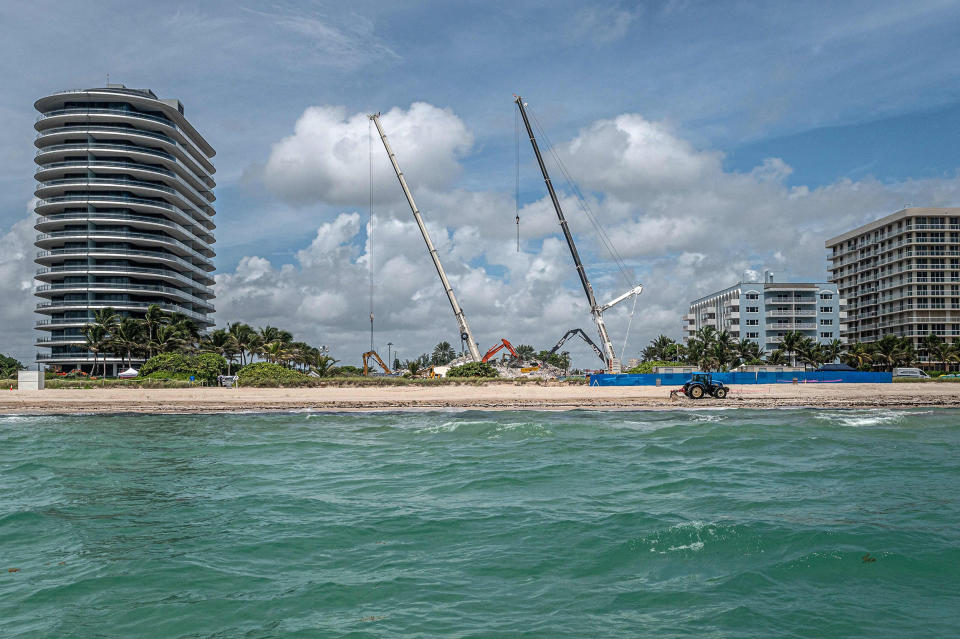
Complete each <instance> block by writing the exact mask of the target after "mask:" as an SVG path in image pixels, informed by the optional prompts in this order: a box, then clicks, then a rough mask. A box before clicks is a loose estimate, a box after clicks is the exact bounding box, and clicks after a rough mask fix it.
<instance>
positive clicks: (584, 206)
mask: <svg viewBox="0 0 960 639" xmlns="http://www.w3.org/2000/svg"><path fill="white" fill-rule="evenodd" d="M527 112H528V113H530V115H531V117H532V118H533V123H534V126H535V127H536V128H537V132H538V134H539V135H540V137H541V138H542V139H543V141H544V142H545V143H546V147H547V152H548V153H549V154H550V157H552V158H553V161H554V163H555V164H556V165H557V167H558V168H559V169H560V173H561V174H562V175H563V177H564V179H565V180H566V182H567V186H568V187H569V188H570V191H571V192H572V193H573V195H574V197H575V198H576V200H577V204H578V206H579V207H580V209H581V210H582V211H583V212H584V214H586V216H587V219H588V220H589V221H590V224H591V225H592V226H593V228H594V230H595V231H596V232H597V235H598V236H599V238H600V242H601V243H602V244H603V246H604V248H605V249H606V250H607V253H609V254H610V257H611V258H612V259H613V261H614V263H615V264H616V266H617V269H618V270H619V271H620V274H621V275H622V276H623V279H624V281H625V282H626V284H627V285H628V286H633V284H634V282H633V279H632V278H631V277H630V270H629V269H628V268H627V265H626V263H625V262H624V259H623V256H622V255H620V252H619V251H617V249H616V247H615V246H614V245H613V240H611V239H610V236H609V235H608V234H607V232H606V231H605V230H604V229H603V227H602V226H601V225H600V221H599V220H598V219H597V216H596V214H595V213H594V212H593V210H592V209H591V208H590V205H589V204H588V203H587V200H586V198H585V197H584V196H583V193H582V192H581V191H580V188H579V187H578V186H577V184H576V182H574V180H573V177H572V176H571V175H570V172H569V171H568V170H567V167H566V166H565V165H564V163H563V161H562V160H561V159H560V156H559V155H557V152H556V150H555V149H554V147H553V143H552V142H551V141H550V138H549V136H547V133H546V131H545V130H544V129H543V127H542V126H541V125H540V121H539V120H538V119H537V115H536V114H535V113H534V112H533V111H532V110H531V109H530V108H529V106H528V107H527Z"/></svg>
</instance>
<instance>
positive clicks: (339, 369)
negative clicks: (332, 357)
mask: <svg viewBox="0 0 960 639" xmlns="http://www.w3.org/2000/svg"><path fill="white" fill-rule="evenodd" d="M355 375H363V369H362V368H357V367H356V366H334V367H333V368H331V369H330V371H329V372H328V373H327V376H328V377H353V376H355Z"/></svg>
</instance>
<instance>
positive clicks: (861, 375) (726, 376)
mask: <svg viewBox="0 0 960 639" xmlns="http://www.w3.org/2000/svg"><path fill="white" fill-rule="evenodd" d="M711 375H713V377H714V379H717V380H719V381H721V382H723V383H724V384H728V385H729V384H792V383H793V380H794V378H796V379H797V382H799V383H801V384H889V383H891V382H893V373H874V372H863V371H823V372H822V373H818V372H816V371H810V372H806V373H800V372H797V373H773V372H767V373H711ZM690 377H691V374H690V373H663V374H657V373H651V374H649V375H607V374H601V375H591V376H590V385H591V386H656V385H657V380H658V379H659V380H660V385H661V386H683V385H684V384H685V383H686V382H688V381H690Z"/></svg>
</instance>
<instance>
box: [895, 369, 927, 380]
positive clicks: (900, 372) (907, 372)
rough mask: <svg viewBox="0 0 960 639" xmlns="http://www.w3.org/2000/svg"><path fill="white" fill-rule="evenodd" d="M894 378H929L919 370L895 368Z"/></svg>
mask: <svg viewBox="0 0 960 639" xmlns="http://www.w3.org/2000/svg"><path fill="white" fill-rule="evenodd" d="M893 376H894V377H916V378H919V379H930V376H929V375H927V374H926V373H924V372H923V371H922V370H920V369H919V368H895V369H893Z"/></svg>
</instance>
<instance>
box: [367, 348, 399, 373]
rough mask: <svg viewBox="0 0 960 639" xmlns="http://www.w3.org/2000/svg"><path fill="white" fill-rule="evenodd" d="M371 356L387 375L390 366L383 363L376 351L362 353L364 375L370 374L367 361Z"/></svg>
mask: <svg viewBox="0 0 960 639" xmlns="http://www.w3.org/2000/svg"><path fill="white" fill-rule="evenodd" d="M371 357H372V358H373V359H375V360H377V363H378V364H380V368H382V369H383V372H384V373H386V374H387V375H391V374H392V372H391V371H390V367H389V366H387V365H386V364H384V363H383V360H382V359H380V356H379V355H378V354H377V351H367V352H366V353H364V354H363V374H364V375H369V374H370V366H369V362H370V358H371Z"/></svg>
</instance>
